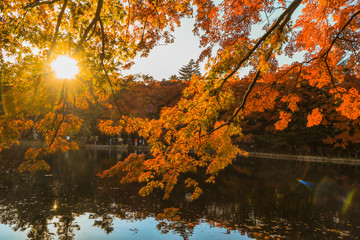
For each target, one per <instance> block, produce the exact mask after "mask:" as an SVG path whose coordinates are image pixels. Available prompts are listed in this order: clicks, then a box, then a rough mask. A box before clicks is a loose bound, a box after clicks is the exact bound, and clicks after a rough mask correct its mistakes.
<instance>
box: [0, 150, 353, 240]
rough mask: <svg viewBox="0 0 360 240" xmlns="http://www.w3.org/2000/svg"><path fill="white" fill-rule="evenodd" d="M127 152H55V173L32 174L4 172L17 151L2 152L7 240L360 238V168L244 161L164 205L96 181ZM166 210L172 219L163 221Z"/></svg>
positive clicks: (0, 196)
mask: <svg viewBox="0 0 360 240" xmlns="http://www.w3.org/2000/svg"><path fill="white" fill-rule="evenodd" d="M126 154H127V153H124V152H117V151H111V152H109V151H94V150H87V151H78V152H70V153H65V154H57V155H56V156H54V157H53V158H52V159H50V162H51V171H50V172H38V173H30V174H29V173H25V174H19V173H18V172H16V171H11V168H10V166H6V164H5V161H6V162H7V163H11V162H13V161H14V159H16V158H19V157H21V154H20V153H18V152H14V153H12V154H5V155H4V156H3V157H2V159H1V163H2V166H3V167H2V168H1V169H0V173H1V175H0V239H193V240H194V239H244V240H245V239H359V236H360V218H359V216H360V205H359V203H360V195H359V190H360V185H359V183H360V174H359V173H360V169H358V167H356V166H346V165H335V164H310V163H303V162H295V161H286V160H269V159H266V160H260V159H238V160H236V161H235V163H234V165H233V166H232V167H229V168H227V169H226V170H225V171H223V172H222V173H221V175H220V176H219V177H218V178H217V180H216V184H214V185H212V184H209V185H202V188H203V190H204V194H203V195H202V196H201V198H200V199H198V200H195V201H193V202H190V201H189V200H188V195H189V194H188V193H187V192H186V190H185V188H184V187H183V186H181V185H179V186H177V187H176V189H175V190H174V192H173V194H172V195H171V197H170V199H169V200H163V199H162V196H163V193H162V192H160V191H159V192H155V193H154V194H152V195H150V196H149V197H146V198H143V197H140V196H139V195H138V194H137V192H138V191H139V189H140V187H141V186H140V185H138V184H127V185H122V184H120V183H119V179H117V178H110V179H98V178H97V177H96V173H98V172H99V171H101V170H105V169H107V168H108V167H110V166H111V165H112V164H114V163H116V162H117V161H119V160H121V159H123V157H124V156H126ZM10 165H11V164H10ZM4 166H6V167H4ZM197 177H198V178H199V179H202V178H203V179H205V176H203V174H202V173H201V172H199V173H197ZM165 209H174V214H173V215H169V216H168V218H159V213H163V212H164V210H165ZM175 209H177V211H175Z"/></svg>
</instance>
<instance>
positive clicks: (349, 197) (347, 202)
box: [342, 189, 355, 214]
mask: <svg viewBox="0 0 360 240" xmlns="http://www.w3.org/2000/svg"><path fill="white" fill-rule="evenodd" d="M354 195H355V189H353V190H352V191H351V192H349V193H348V194H347V196H346V198H345V199H344V206H343V209H342V213H343V214H345V213H346V212H347V211H348V210H349V207H350V205H351V202H352V200H353V198H354Z"/></svg>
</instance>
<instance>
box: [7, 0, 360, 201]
mask: <svg viewBox="0 0 360 240" xmlns="http://www.w3.org/2000/svg"><path fill="white" fill-rule="evenodd" d="M184 17H193V18H194V19H195V26H194V33H195V34H196V35H198V36H199V37H200V39H201V46H202V47H203V49H204V51H203V52H202V54H201V56H200V58H199V60H206V61H207V68H206V72H205V74H204V75H203V76H199V75H198V76H196V75H195V76H193V77H192V79H191V80H190V81H189V83H188V87H187V88H186V90H185V91H184V92H183V96H182V98H181V100H180V101H179V102H178V103H177V104H176V105H175V106H174V107H167V108H164V109H163V110H162V112H161V115H160V117H159V118H158V119H152V120H149V119H144V118H135V117H131V116H125V115H124V114H123V113H122V112H121V108H120V106H119V104H118V102H117V101H116V94H117V93H118V92H119V91H121V89H122V88H124V87H126V85H127V84H129V81H127V78H126V77H122V75H121V71H122V70H123V69H126V68H128V67H130V66H131V64H132V59H134V57H135V56H136V55H142V56H147V55H148V53H149V51H150V50H151V49H152V48H153V47H155V46H156V45H157V44H159V43H163V42H165V43H171V42H172V41H173V37H172V35H171V32H172V31H173V30H174V28H175V27H176V26H179V25H180V20H181V19H182V18H184ZM254 25H259V26H262V27H263V30H264V33H263V34H262V35H260V36H256V37H254V35H253V34H252V29H253V27H254ZM359 26H360V2H359V0H337V1H334V0H328V1H324V0H320V1H313V0H293V1H291V2H287V1H283V0H278V1H269V0H255V1H247V0H223V1H212V0H201V1H200V0H193V1H190V0H177V1H173V0H156V1H152V0H127V1H125V0H124V1H115V0H107V1H105V0H87V1H82V0H72V1H69V0H49V1H47V0H31V1H11V0H4V1H2V3H1V5H0V39H1V41H0V46H1V52H0V64H1V83H2V84H1V91H2V95H1V106H2V113H1V118H0V132H1V136H0V144H1V147H2V148H4V147H5V148H6V147H9V146H11V145H12V144H16V143H17V142H18V140H19V139H20V138H21V137H22V136H23V135H24V134H25V133H26V132H28V131H30V130H36V131H37V132H38V134H39V136H41V139H42V140H43V142H44V144H43V147H42V148H41V149H40V150H39V149H30V150H29V152H28V153H27V158H28V162H26V163H25V164H23V165H22V166H21V169H22V170H26V169H31V166H37V165H39V166H40V168H46V167H47V164H46V162H43V161H41V156H42V154H45V153H51V152H54V151H56V150H58V149H61V150H63V151H66V150H69V149H76V148H77V145H76V143H74V142H72V141H70V142H68V141H66V140H64V136H66V135H68V134H75V133H76V132H77V131H78V130H79V128H80V127H81V124H82V119H81V118H80V117H79V114H78V112H79V109H83V108H88V107H89V106H91V104H93V103H95V102H108V107H109V109H112V110H113V112H114V114H113V115H112V117H111V118H110V117H109V118H108V119H102V120H101V121H100V122H99V128H100V130H102V131H103V132H104V133H109V134H114V133H116V132H120V131H123V130H125V131H128V132H137V133H138V134H139V135H140V136H141V137H144V138H146V139H147V140H148V143H149V144H150V146H151V153H152V156H153V157H152V158H151V159H144V158H142V157H137V156H130V157H129V158H128V159H127V160H126V161H124V162H122V163H119V164H117V165H116V166H114V167H113V168H111V169H109V171H107V172H104V173H103V176H109V175H112V174H114V173H115V172H117V171H120V170H121V171H125V172H128V174H127V175H126V177H125V178H124V179H123V180H124V181H140V182H146V183H147V184H146V186H145V187H144V188H143V189H142V190H141V193H142V194H144V195H146V194H148V193H149V192H151V190H152V189H154V188H162V189H164V190H165V197H167V196H168V195H169V193H170V192H171V190H172V189H173V187H174V186H175V185H176V183H177V182H178V179H179V178H178V177H179V176H180V175H182V174H184V173H188V172H196V171H197V170H198V169H199V168H201V169H205V171H206V174H207V180H206V181H207V182H213V181H214V179H215V177H216V175H217V173H218V172H219V171H220V170H222V169H224V168H225V167H226V166H227V165H229V164H231V161H232V160H231V159H232V158H233V157H235V156H236V155H238V154H242V155H246V153H245V152H243V151H242V150H241V149H239V148H238V147H237V146H235V145H234V144H233V137H234V136H237V137H241V134H242V133H241V127H240V124H241V121H242V120H243V119H244V117H246V116H250V114H252V113H256V112H264V111H267V110H276V109H275V108H276V106H278V103H279V102H282V103H283V105H285V107H283V108H281V109H279V110H278V116H277V117H278V121H277V122H276V123H275V128H276V129H277V130H282V129H284V128H286V127H288V126H289V125H291V121H292V117H293V116H294V115H295V114H296V112H297V111H299V106H298V104H299V103H300V100H302V99H301V96H303V95H301V94H300V92H301V89H302V88H304V87H305V86H311V87H312V92H311V93H310V95H309V96H310V98H313V99H316V98H319V97H320V98H326V100H327V101H322V103H323V104H315V103H316V102H315V101H314V102H313V103H314V108H312V109H311V107H310V112H309V113H306V114H308V117H307V120H308V122H307V123H306V125H307V127H313V126H316V125H318V124H329V123H328V122H325V120H326V117H324V114H329V115H331V116H332V118H331V119H335V118H336V119H342V120H344V121H342V122H347V123H348V124H350V125H351V126H350V128H351V129H354V130H353V131H349V132H348V134H350V135H351V137H352V139H353V140H352V141H354V142H357V143H358V142H359V136H360V134H359V116H360V100H359V90H360V89H359V88H360V86H359V82H360V81H359V74H360V68H359V63H360V58H359V47H360V46H359V45H360V39H359V37H360V36H359V34H360V31H359ZM299 52H301V53H303V54H304V59H303V60H302V61H301V62H299V61H294V62H292V63H289V64H288V65H279V63H278V61H277V56H279V55H285V56H288V57H292V56H294V54H295V53H299ZM57 55H71V56H72V57H73V58H75V59H76V60H77V61H78V62H79V66H80V74H79V75H78V76H77V77H76V79H75V81H71V82H66V81H59V80H58V79H56V78H55V76H54V74H53V73H52V72H51V70H50V69H49V63H50V62H51V61H52V60H53V59H55V58H56V56H57ZM245 67H247V68H250V69H251V70H250V73H249V74H248V75H247V76H244V77H241V75H240V74H239V72H241V69H242V68H245ZM237 88H240V91H235V89H237ZM320 93H321V94H320ZM315 96H316V97H315ZM315 105H316V106H315ZM335 116H336V117H335ZM344 129H345V127H344V126H341V129H339V131H342V130H344ZM329 142H331V139H329ZM345 146H346V144H345ZM36 164H37V165H36ZM185 183H186V184H187V186H188V187H189V188H191V189H193V195H192V198H196V197H198V196H199V195H200V194H201V188H200V187H199V184H198V182H197V181H195V180H194V179H192V178H187V179H186V180H185Z"/></svg>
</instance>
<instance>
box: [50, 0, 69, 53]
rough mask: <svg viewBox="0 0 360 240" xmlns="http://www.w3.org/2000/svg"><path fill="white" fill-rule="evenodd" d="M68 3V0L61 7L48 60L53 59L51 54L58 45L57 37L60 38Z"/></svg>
mask: <svg viewBox="0 0 360 240" xmlns="http://www.w3.org/2000/svg"><path fill="white" fill-rule="evenodd" d="M67 3H68V0H64V3H63V5H62V7H61V11H60V13H59V16H58V19H57V22H56V28H55V33H54V37H53V39H52V42H51V46H50V49H49V52H48V58H49V57H51V54H52V52H53V50H54V47H55V44H56V40H57V37H58V36H59V29H60V24H61V20H62V17H63V16H64V12H65V9H66V5H67Z"/></svg>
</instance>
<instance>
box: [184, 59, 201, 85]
mask: <svg viewBox="0 0 360 240" xmlns="http://www.w3.org/2000/svg"><path fill="white" fill-rule="evenodd" d="M194 74H196V75H198V76H200V75H201V74H200V66H199V64H198V63H197V62H195V61H194V59H191V60H190V61H189V63H188V64H186V65H184V66H182V67H181V68H180V69H179V79H180V80H183V81H189V80H190V79H191V77H192V76H193V75H194Z"/></svg>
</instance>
